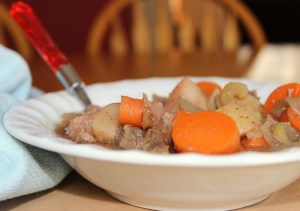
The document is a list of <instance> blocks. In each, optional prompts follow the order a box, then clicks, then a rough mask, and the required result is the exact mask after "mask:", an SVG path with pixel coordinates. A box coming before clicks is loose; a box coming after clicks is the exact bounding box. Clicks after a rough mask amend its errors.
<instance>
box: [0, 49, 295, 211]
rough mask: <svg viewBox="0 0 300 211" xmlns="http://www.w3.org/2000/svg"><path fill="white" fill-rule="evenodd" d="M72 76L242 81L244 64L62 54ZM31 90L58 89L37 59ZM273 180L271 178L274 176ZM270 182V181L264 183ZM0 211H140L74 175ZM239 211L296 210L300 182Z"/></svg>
mask: <svg viewBox="0 0 300 211" xmlns="http://www.w3.org/2000/svg"><path fill="white" fill-rule="evenodd" d="M68 57H69V58H70V61H71V62H72V63H73V65H74V67H75V68H76V70H77V72H78V74H79V75H80V76H81V78H82V79H83V80H84V81H85V82H86V84H92V83H96V82H106V81H115V80H121V79H127V78H143V77H154V76H179V75H194V76H211V75H213V76H228V77H243V76H244V75H246V74H247V69H248V68H247V67H248V65H249V63H247V62H246V63H243V62H241V61H240V60H237V59H236V55H235V54H205V53H199V54H195V55H180V54H178V53H176V52H175V53H174V54H171V55H165V56H157V57H154V56H140V57H134V58H133V57H131V56H128V57H126V58H123V57H122V58H111V57H101V58H100V57H99V58H94V59H91V58H87V57H85V56H82V55H80V54H68ZM31 70H32V75H33V84H34V86H36V87H38V88H40V89H42V90H44V91H46V92H50V91H56V90H60V89H63V87H62V86H61V85H60V83H59V82H58V81H57V79H56V78H55V76H54V75H53V74H52V73H51V72H50V71H49V69H48V67H47V66H46V65H45V64H44V62H43V61H42V60H41V59H40V58H35V59H34V60H33V61H32V63H31ZM274 177H276V175H274ZM270 179H272V178H270ZM0 188H1V187H0ZM0 210H17V211H18V210H20V211H24V210H30V211H35V210H43V211H44V210H72V211H74V210H106V211H110V210H111V211H112V210H130V211H134V210H144V209H142V208H137V207H134V206H131V205H127V204H124V203H122V202H120V201H118V200H116V199H114V198H112V197H111V196H109V195H108V194H107V193H106V192H105V191H103V190H102V189H100V188H98V187H96V186H94V185H93V184H91V183H89V182H88V181H86V180H85V179H83V178H82V177H81V176H80V175H78V174H77V173H76V172H72V173H71V174H70V175H68V176H67V177H66V178H65V179H64V181H63V182H62V183H60V184H59V185H58V186H57V187H55V188H53V189H50V190H47V191H43V192H40V193H35V194H31V195H27V196H23V197H19V198H15V199H11V200H8V201H5V202H2V203H0ZM241 210H300V179H299V180H297V181H296V182H295V183H293V184H291V185H289V186H287V187H286V188H284V189H282V190H280V191H278V192H276V193H274V194H272V195H271V196H270V197H268V198H267V199H266V200H264V201H262V202H260V203H258V204H255V205H252V206H250V207H247V208H243V209H241Z"/></svg>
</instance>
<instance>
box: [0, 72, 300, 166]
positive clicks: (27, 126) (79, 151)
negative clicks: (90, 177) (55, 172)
mask: <svg viewBox="0 0 300 211" xmlns="http://www.w3.org/2000/svg"><path fill="white" fill-rule="evenodd" d="M190 78H191V79H192V80H212V81H216V82H218V81H222V83H224V81H227V82H228V81H233V80H234V81H242V82H245V83H247V84H251V85H252V86H254V87H256V86H257V87H258V88H259V89H260V88H267V89H271V88H272V87H275V86H278V85H279V83H266V82H255V81H251V80H249V79H244V78H224V77H190ZM180 79H182V77H159V78H158V77H153V78H147V79H131V80H120V81H115V82H106V83H97V84H92V85H89V86H87V92H88V94H93V92H95V89H99V88H103V87H106V88H107V89H108V90H110V89H109V88H111V87H115V86H119V88H120V86H121V87H124V86H128V85H129V84H130V85H131V86H135V85H137V84H138V85H141V83H147V84H150V85H152V84H153V83H155V84H157V83H158V82H160V83H162V82H167V81H172V83H173V84H174V83H176V82H178V81H179V80H180ZM258 91H259V90H258ZM100 94H101V93H100ZM53 97H58V98H59V99H61V100H65V101H72V102H71V103H69V104H73V103H75V104H76V103H77V105H76V106H77V107H76V108H77V109H79V110H80V109H82V108H83V107H82V106H81V105H80V102H78V101H77V100H76V99H75V98H74V97H72V96H70V95H69V94H68V93H67V91H58V92H53V93H47V94H45V95H43V96H41V97H38V98H36V99H29V100H27V101H25V102H24V103H22V104H20V105H17V106H14V107H13V108H11V109H10V110H9V111H8V112H7V113H6V114H5V115H4V118H3V123H4V127H5V128H6V130H7V131H8V132H9V133H10V134H11V135H12V136H14V137H15V138H17V139H19V140H21V141H22V142H25V143H27V144H30V145H33V146H35V147H38V148H42V149H45V150H48V151H53V152H56V153H59V154H61V155H67V156H73V157H81V158H86V159H94V160H99V161H107V162H118V163H127V164H135V165H155V166H172V167H203V168H216V167H218V168H222V167H246V166H248V167H249V166H263V165H279V164H286V163H292V162H299V161H300V147H289V148H286V149H284V150H281V151H275V152H239V153H235V154H230V155H205V154H199V153H178V154H155V153H150V152H145V151H141V150H113V149H108V148H104V147H101V146H98V145H92V144H76V143H74V142H72V141H70V140H68V139H65V138H62V137H58V136H56V135H55V134H54V133H53V131H52V133H51V132H50V131H49V130H50V128H47V127H45V128H42V129H44V131H43V130H42V131H37V130H39V129H41V125H39V124H37V122H39V121H41V119H39V118H40V117H37V116H35V115H32V116H31V117H32V118H31V120H29V118H28V119H27V118H25V116H26V115H25V116H24V114H23V113H22V112H24V109H30V112H29V114H36V113H39V112H40V113H45V112H47V111H48V110H47V109H45V110H43V109H44V108H43V109H40V110H36V107H35V106H37V105H36V104H39V103H41V102H42V103H44V104H46V105H47V103H49V98H53ZM52 103H53V105H55V102H52ZM53 105H52V104H51V105H48V106H49V107H51V106H53ZM80 106H81V107H80ZM33 107H34V109H32V108H33ZM60 112H62V111H60ZM27 116H28V115H27ZM35 120H36V121H37V122H35V123H33V122H34V121H35ZM52 126H53V125H52ZM45 131H46V132H45ZM43 132H44V134H43ZM137 158H138V159H137Z"/></svg>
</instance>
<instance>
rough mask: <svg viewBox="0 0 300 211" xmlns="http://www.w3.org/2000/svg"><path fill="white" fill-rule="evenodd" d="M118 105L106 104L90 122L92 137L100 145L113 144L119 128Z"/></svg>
mask: <svg viewBox="0 0 300 211" xmlns="http://www.w3.org/2000/svg"><path fill="white" fill-rule="evenodd" d="M119 108H120V103H112V104H108V105H107V106H105V107H104V108H102V109H101V110H100V111H98V112H97V113H96V114H95V116H94V118H93V122H92V129H93V133H94V136H95V137H96V139H97V140H98V141H99V142H101V143H107V144H113V143H115V137H116V134H117V131H118V130H119V128H120V123H119V119H118V117H119Z"/></svg>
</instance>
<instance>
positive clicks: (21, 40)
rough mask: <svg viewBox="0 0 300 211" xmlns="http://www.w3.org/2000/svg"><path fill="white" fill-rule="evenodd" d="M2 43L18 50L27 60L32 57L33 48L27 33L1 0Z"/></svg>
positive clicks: (0, 26) (0, 25)
mask: <svg viewBox="0 0 300 211" xmlns="http://www.w3.org/2000/svg"><path fill="white" fill-rule="evenodd" d="M0 43H1V44H3V45H5V46H7V47H10V48H12V49H14V50H16V51H17V52H18V53H20V54H21V55H22V56H23V57H24V58H25V59H26V60H27V61H29V60H30V59H31V57H32V52H33V50H32V48H31V46H30V44H29V42H28V41H27V39H26V37H25V35H24V34H23V32H22V31H21V29H20V28H19V26H18V25H17V24H16V23H15V21H14V20H13V19H12V18H11V16H10V15H9V12H8V8H7V6H6V5H5V4H4V3H3V2H1V1H0Z"/></svg>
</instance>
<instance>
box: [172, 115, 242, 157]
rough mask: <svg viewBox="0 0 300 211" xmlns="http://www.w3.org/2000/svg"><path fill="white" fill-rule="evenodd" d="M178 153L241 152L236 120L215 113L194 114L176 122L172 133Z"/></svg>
mask: <svg viewBox="0 0 300 211" xmlns="http://www.w3.org/2000/svg"><path fill="white" fill-rule="evenodd" d="M172 138H173V142H174V146H175V148H176V150H178V152H200V153H205V154H229V153H234V152H237V151H239V149H240V137H239V132H238V128H237V126H236V123H235V122H234V120H233V119H232V118H231V117H229V116H228V115H226V114H224V113H221V112H215V111H203V112H194V113H191V114H189V115H187V116H186V117H182V118H180V119H178V120H177V121H175V123H174V126H173V131H172Z"/></svg>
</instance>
